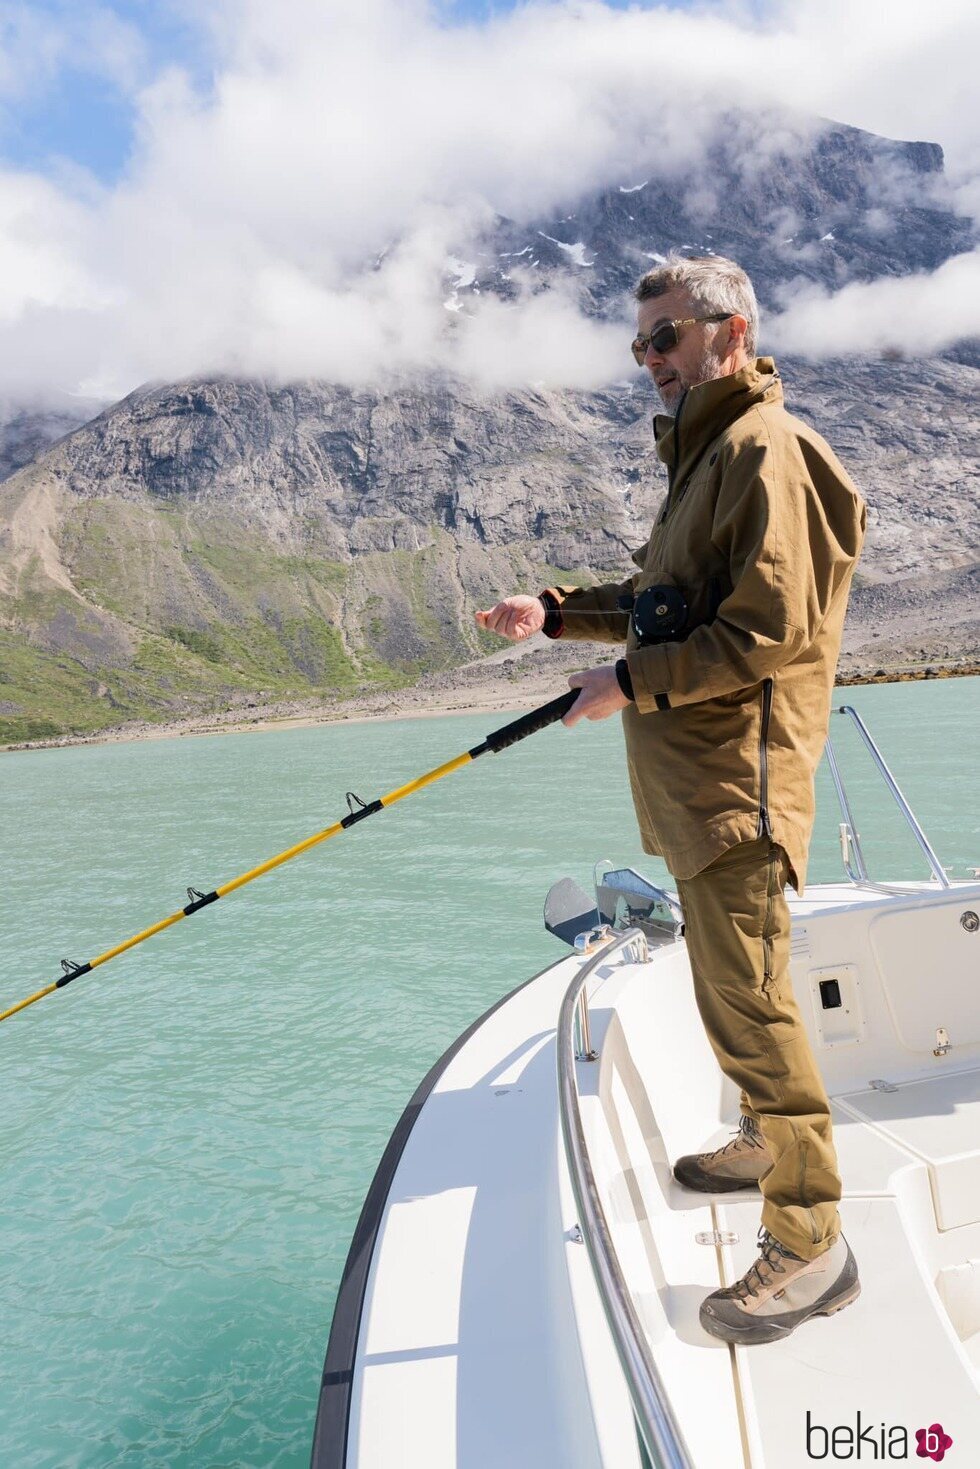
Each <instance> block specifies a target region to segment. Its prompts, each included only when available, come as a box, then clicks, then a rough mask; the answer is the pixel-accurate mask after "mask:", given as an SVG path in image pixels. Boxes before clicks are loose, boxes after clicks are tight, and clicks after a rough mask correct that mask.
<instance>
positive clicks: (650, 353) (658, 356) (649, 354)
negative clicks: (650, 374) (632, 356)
mask: <svg viewBox="0 0 980 1469" xmlns="http://www.w3.org/2000/svg"><path fill="white" fill-rule="evenodd" d="M666 360H667V359H666V357H665V356H664V354H663V353H662V352H658V351H657V349H656V347H655V346H654V345H653V343H652V342H648V343H647V349H646V351H645V352H644V354H643V366H644V367H649V368H650V369H651V370H652V369H653V368H654V367H659V366H660V365H661V363H663V362H666Z"/></svg>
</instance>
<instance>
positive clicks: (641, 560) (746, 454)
mask: <svg viewBox="0 0 980 1469" xmlns="http://www.w3.org/2000/svg"><path fill="white" fill-rule="evenodd" d="M655 429H656V433H657V452H658V454H659V455H660V458H661V459H663V460H664V461H665V462H666V464H667V465H668V471H669V491H668V495H667V499H666V500H665V502H664V505H663V507H662V508H661V511H660V514H659V516H658V518H657V521H656V524H655V525H654V528H653V531H652V532H651V535H650V539H649V540H648V541H647V543H646V545H645V546H643V547H642V548H641V549H640V550H639V551H636V552H635V553H634V555H633V560H634V561H635V562H636V563H637V565H638V566H639V568H640V570H639V572H634V573H633V575H632V576H630V577H629V578H628V579H627V580H625V581H623V582H620V583H611V584H608V585H604V586H598V587H589V588H585V589H579V588H573V587H556V588H552V589H551V590H552V591H554V592H555V594H556V595H557V596H558V598H559V599H560V601H561V603H562V607H561V614H562V620H563V622H564V636H565V637H569V638H578V639H582V640H585V641H598V642H614V643H621V642H624V641H625V642H626V649H627V661H628V664H629V670H630V675H631V678H632V681H633V688H634V692H635V695H636V702H635V703H634V704H630V705H629V707H628V708H626V709H624V711H623V725H624V730H625V735H626V752H627V759H628V764H629V773H630V782H631V785H632V789H633V800H634V804H635V806H636V813H637V818H638V820H639V824H640V835H641V838H642V841H643V847H644V850H645V851H647V852H652V853H654V854H656V855H660V856H662V857H663V858H664V860H665V861H666V863H667V866H668V867H669V868H670V870H671V872H672V873H673V874H674V876H675V877H679V878H689V877H693V876H694V874H695V873H697V872H700V871H701V870H702V868H704V867H706V866H707V865H708V863H709V862H712V861H714V859H715V858H716V857H718V856H720V855H721V853H722V852H724V851H726V850H727V849H728V848H729V847H731V846H734V844H735V843H736V842H741V841H749V840H752V839H754V838H756V837H759V836H762V835H766V834H768V835H771V836H772V838H773V840H774V841H776V842H778V843H780V844H781V845H782V846H783V847H785V848H786V851H787V852H788V853H789V858H790V862H791V864H792V868H793V872H792V878H793V883H794V885H795V887H796V888H797V890H798V891H800V892H802V890H803V884H804V882H805V879H806V863H807V849H808V846H809V841H810V833H811V830H812V827H813V813H814V796H813V777H814V771H815V769H816V766H817V762H818V761H819V759H820V754H821V751H822V750H823V746H824V741H825V739H826V735H827V724H828V720H829V715H830V700H831V695H832V691H833V685H834V674H835V671H836V668H837V658H838V654H839V651H840V641H841V633H842V630H843V626H844V613H845V610H846V607H847V594H848V589H849V587H850V582H851V577H852V574H853V572H854V567H855V564H856V562H857V558H858V555H859V553H860V550H861V543H862V541H863V539H864V526H865V508H864V502H863V500H862V499H861V496H860V495H859V493H858V491H857V490H856V489H855V487H854V485H853V484H852V482H851V480H850V479H849V477H848V475H847V473H846V471H845V470H844V468H843V467H842V465H841V464H840V463H839V462H838V460H837V458H836V457H835V455H834V453H833V451H832V450H831V449H830V447H829V446H828V445H827V444H826V443H825V442H824V440H823V439H822V438H821V437H820V435H819V434H817V433H815V432H814V431H813V429H811V428H809V427H807V425H806V424H805V423H802V422H801V421H800V420H799V419H798V418H794V417H793V416H792V415H791V414H789V413H788V412H787V411H786V409H785V408H784V406H783V390H782V386H781V384H780V381H779V375H778V373H777V372H776V368H775V364H774V363H773V361H772V359H771V358H769V357H759V358H757V359H756V361H755V363H754V364H753V365H751V366H749V367H745V368H743V369H742V371H741V372H737V373H735V374H734V375H733V376H731V377H725V378H719V379H717V380H715V381H713V382H708V383H702V384H700V385H699V386H698V387H696V388H692V389H691V390H690V392H688V393H687V394H686V395H685V397H684V399H683V400H682V402H681V404H680V407H679V410H678V414H677V417H676V418H675V419H671V418H657V419H656V420H655ZM661 585H668V586H670V585H672V586H675V587H677V588H679V589H680V591H681V592H682V594H683V596H684V598H685V600H686V602H687V604H688V608H689V613H688V617H687V621H686V624H685V626H684V629H683V632H682V634H681V636H680V638H679V639H677V640H674V641H670V642H663V643H656V644H652V645H647V646H644V647H638V646H637V640H636V636H635V634H634V632H633V629H632V627H631V626H630V622H629V614H628V613H627V612H625V611H622V610H621V609H620V607H619V605H618V599H619V598H622V597H624V596H626V597H628V596H629V595H630V594H634V595H635V594H637V593H639V592H641V591H643V590H644V588H646V587H650V586H661Z"/></svg>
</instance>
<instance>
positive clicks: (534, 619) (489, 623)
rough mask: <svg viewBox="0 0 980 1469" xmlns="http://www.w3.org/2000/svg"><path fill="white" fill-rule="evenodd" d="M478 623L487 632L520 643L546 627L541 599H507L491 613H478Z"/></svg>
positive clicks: (493, 608)
mask: <svg viewBox="0 0 980 1469" xmlns="http://www.w3.org/2000/svg"><path fill="white" fill-rule="evenodd" d="M476 621H477V625H478V626H479V627H485V628H486V630H487V632H495V633H498V634H499V635H500V637H502V638H510V640H511V642H512V643H520V642H523V640H524V638H529V637H531V636H532V635H533V634H534V633H536V632H540V631H541V629H542V628H543V627H544V607H543V606H542V605H541V599H540V598H539V597H507V598H506V599H505V600H504V601H503V602H498V603H497V605H496V607H491V608H490V611H489V612H478V613H477V614H476Z"/></svg>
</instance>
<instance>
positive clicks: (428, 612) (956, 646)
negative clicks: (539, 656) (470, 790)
mask: <svg viewBox="0 0 980 1469" xmlns="http://www.w3.org/2000/svg"><path fill="white" fill-rule="evenodd" d="M719 178H722V179H723V180H724V185H725V186H724V187H723V188H719V187H717V180H718V179H719ZM695 184H696V186H695ZM944 188H945V185H944V181H943V176H942V172H941V154H940V153H939V151H938V150H937V149H935V148H933V147H931V146H930V145H927V144H895V143H890V142H887V141H886V140H882V139H875V138H872V137H870V136H869V135H867V134H861V133H857V132H855V131H854V130H853V129H844V128H830V129H827V130H824V131H823V132H819V131H818V132H816V133H815V134H814V136H813V137H811V138H806V139H802V140H801V138H800V137H799V136H792V137H789V138H786V137H782V136H781V135H779V136H776V137H774V138H773V139H772V140H771V145H770V146H769V148H768V152H767V154H766V156H765V157H763V158H760V156H759V150H758V146H757V140H756V146H755V147H754V149H749V148H748V147H746V148H744V149H740V147H739V135H738V131H737V129H733V131H732V134H731V136H730V137H729V138H728V139H727V141H726V143H725V145H724V147H722V145H718V146H717V148H716V151H715V154H714V155H713V159H712V161H711V163H710V166H709V167H707V168H706V169H704V170H703V172H702V174H701V175H699V180H696V181H694V183H692V181H691V180H687V181H685V180H683V179H676V178H675V179H673V180H670V179H667V180H659V181H656V182H654V181H644V180H643V179H642V178H641V179H637V180H635V181H629V182H626V181H624V182H623V183H617V184H616V185H615V186H614V187H612V188H611V189H609V190H607V191H605V192H604V193H602V194H600V195H598V196H596V197H595V198H592V199H589V200H585V201H582V203H581V204H580V206H579V207H578V208H577V209H576V211H575V213H574V214H572V215H570V216H568V217H565V218H563V219H560V220H543V221H537V222H531V223H528V222H525V223H523V224H520V223H518V222H515V221H507V220H500V221H498V223H497V226H496V228H495V230H494V231H493V232H491V234H490V235H489V236H488V237H486V238H485V239H484V240H483V241H482V242H481V244H480V249H479V250H474V251H472V252H471V254H472V255H473V256H474V257H476V258H473V259H470V258H465V259H464V258H462V256H461V258H459V259H457V260H455V261H453V262H451V263H450V265H449V266H448V267H447V291H448V296H447V306H448V307H449V308H450V310H453V309H456V308H460V309H465V305H466V300H467V296H468V295H472V294H473V293H476V292H481V291H489V290H492V291H496V292H499V293H500V294H507V293H508V291H511V290H513V289H514V281H515V270H523V271H524V273H525V274H527V273H529V272H536V273H537V275H538V276H540V278H541V282H542V286H541V288H542V289H545V288H547V285H548V282H549V281H553V280H554V279H555V278H556V277H557V276H559V275H562V274H564V275H565V276H566V277H571V278H572V279H574V280H575V281H577V282H578V283H579V285H580V290H581V294H582V299H583V302H584V305H585V309H587V310H589V311H591V312H595V313H598V314H609V313H613V312H615V313H619V312H620V311H621V309H622V299H623V295H624V293H625V292H626V291H628V289H629V286H630V285H631V283H632V282H633V281H634V280H635V279H636V276H637V275H638V274H639V272H640V271H641V270H642V269H643V268H644V264H645V263H646V262H648V261H649V260H650V259H651V258H653V257H654V256H656V255H658V254H664V253H666V251H667V249H668V248H671V247H677V248H687V249H691V250H697V251H702V250H705V249H715V250H717V252H718V253H731V254H734V255H735V256H736V258H739V259H741V260H742V261H743V262H744V263H745V264H746V265H747V267H748V268H749V269H750V271H752V272H753V274H754V277H755V279H756V283H757V286H758V289H759V294H760V298H761V299H762V301H763V302H764V303H769V304H773V303H774V302H775V301H776V300H777V299H778V295H779V292H780V291H781V290H783V289H786V288H787V286H788V283H789V282H792V281H793V280H796V279H798V278H800V277H803V278H806V279H811V280H819V281H822V282H824V283H828V284H839V283H841V282H842V281H843V280H845V279H852V278H855V277H857V278H861V277H871V276H874V275H880V274H885V273H895V274H897V273H902V272H907V271H909V270H912V269H918V268H922V267H925V266H929V265H935V264H937V263H939V262H940V261H941V260H942V259H944V258H946V257H947V256H948V255H949V254H951V253H953V252H954V251H956V250H958V249H962V248H964V246H965V245H966V244H967V243H968V233H967V229H966V225H965V223H964V222H963V221H962V220H961V219H959V218H958V217H957V216H956V215H955V214H953V213H952V212H951V211H950V209H949V208H948V207H946V202H945V201H944V198H943V191H944ZM712 189H713V192H712ZM515 262H516V264H515ZM535 279H536V277H535ZM763 346H764V342H763ZM781 368H782V371H783V376H784V380H785V387H786V392H787V398H788V400H789V403H790V406H791V407H792V408H793V409H794V411H796V412H797V413H799V414H800V416H801V417H803V418H806V419H807V420H808V421H810V422H812V423H813V424H814V425H815V426H816V427H817V428H818V429H819V430H820V432H821V433H823V434H824V435H825V436H826V437H827V438H828V439H829V441H830V442H831V443H832V444H833V445H834V447H835V448H836V449H837V450H838V452H839V453H840V455H841V457H842V459H843V460H844V462H845V464H846V465H847V466H848V468H849V469H850V471H851V473H852V474H853V476H854V477H855V479H856V480H857V481H858V483H859V484H860V485H861V487H862V489H863V490H864V492H865V494H866V496H867V498H868V502H869V507H870V531H869V537H868V545H867V550H866V553H865V557H864V560H863V562H862V567H861V572H860V579H859V583H858V585H857V587H856V591H855V595H854V599H853V607H852V618H851V622H850V624H849V630H848V643H847V646H848V650H849V656H850V657H851V658H852V659H854V658H859V659H861V658H863V659H866V660H870V661H880V660H883V659H884V660H886V661H887V659H889V658H890V659H892V660H893V661H905V660H911V661H915V660H916V659H918V658H920V657H928V658H930V659H939V658H950V659H955V658H956V657H958V656H961V655H962V654H964V653H966V652H970V651H974V650H975V649H976V648H977V645H978V643H980V637H978V629H980V588H978V585H977V576H976V566H977V563H978V561H980V554H978V538H980V531H978V517H977V515H976V506H977V503H978V475H977V452H976V451H977V444H976V428H975V422H974V417H975V416H974V415H973V413H972V403H973V401H974V400H975V393H976V382H977V369H976V367H975V365H972V363H971V359H970V357H969V355H968V354H964V355H962V356H961V358H960V360H941V359H936V360H931V361H922V360H917V359H916V360H908V361H903V360H881V359H864V360H854V359H849V360H847V361H841V362H835V363H824V364H821V365H820V366H813V365H810V364H805V363H803V362H788V361H784V362H782V363H781ZM654 406H655V405H654V401H653V396H652V390H651V389H650V388H649V386H648V385H646V384H644V382H643V380H642V379H640V378H638V377H637V378H636V379H633V378H631V379H630V380H629V381H624V382H623V383H622V384H619V385H615V386H613V387H610V388H609V389H608V390H606V391H603V392H594V393H571V392H563V393H559V392H546V391H533V390H527V391H523V392H515V393H509V394H501V395H497V396H493V397H490V396H482V395H480V394H478V393H476V392H475V391H474V390H473V389H472V388H470V387H467V386H465V385H463V384H461V383H458V382H448V381H435V380H431V381H428V382H425V383H417V384H414V385H412V386H399V387H395V388H392V389H391V390H389V391H386V392H383V393H381V392H370V391H367V390H355V389H351V388H347V387H343V386H341V385H337V384H325V383H312V382H303V383H295V384H288V385H278V384H274V383H265V382H258V381H233V380H229V379H217V380H199V381H189V382H184V383H176V384H166V385H158V386H150V387H146V388H143V389H140V390H139V391H138V392H135V393H133V394H131V395H130V396H129V397H128V398H126V399H124V400H123V401H122V402H120V403H117V404H115V405H113V406H112V407H110V408H108V409H106V410H105V411H104V412H102V413H101V414H99V416H97V417H95V418H94V419H93V420H92V421H91V422H88V423H85V424H83V425H82V426H81V427H78V428H76V429H75V430H74V432H71V433H69V434H68V436H67V437H64V438H61V439H60V441H59V442H57V443H56V444H54V445H52V446H51V447H48V448H46V449H45V450H43V451H42V452H40V453H39V454H37V455H36V457H34V458H33V459H32V461H31V462H30V463H28V464H26V465H24V466H23V467H20V468H19V469H18V470H17V472H16V473H14V474H12V475H11V476H10V477H9V478H8V479H6V481H5V482H4V483H2V484H0V738H6V739H8V740H11V739H18V738H31V737H37V736H40V735H44V734H55V733H57V732H58V731H60V730H64V729H79V730H86V729H89V730H90V729H98V728H104V727H106V726H108V725H112V724H116V723H119V722H121V721H123V720H125V719H128V718H131V717H136V716H138V717H143V718H151V719H153V718H164V717H174V716H177V715H181V714H184V713H187V712H189V711H193V710H194V709H198V708H202V707H214V706H216V705H218V704H220V703H221V702H222V701H223V700H227V699H229V698H232V697H235V696H236V695H237V696H242V695H244V694H246V693H253V692H254V693H258V692H259V691H261V692H262V696H263V697H264V696H274V697H280V696H288V695H290V694H303V693H304V692H305V693H313V692H317V693H318V694H330V695H332V696H335V697H336V696H344V695H349V694H352V693H354V692H356V691H358V690H366V689H370V688H384V687H389V688H391V687H398V686H400V685H404V684H406V683H408V682H413V681H414V680H416V679H417V678H419V677H420V676H421V675H423V674H429V673H432V672H433V671H438V670H451V669H453V668H455V667H457V666H459V665H460V664H464V663H471V662H472V661H473V660H474V659H477V658H479V657H480V656H481V655H484V654H486V653H488V652H489V651H490V650H491V649H496V648H498V647H499V642H498V640H497V639H493V638H490V637H489V636H487V635H484V634H480V633H478V632H477V630H476V628H475V626H474V623H473V617H472V613H473V610H474V608H475V607H478V606H480V605H485V604H486V603H487V602H488V601H490V600H492V599H494V598H495V597H496V596H497V595H498V594H500V593H503V592H506V591H510V590H514V589H517V588H521V587H523V588H527V589H537V588H539V587H540V586H541V585H543V584H545V583H546V582H547V581H549V580H551V579H553V578H554V577H555V576H557V575H559V574H560V575H561V576H562V577H563V578H565V579H569V578H571V579H575V578H579V579H582V580H588V579H590V578H591V577H593V576H596V575H604V574H615V573H617V572H618V571H619V569H620V568H622V567H623V566H624V563H627V562H628V554H629V550H630V549H631V548H632V547H634V546H636V545H638V544H639V543H641V542H642V541H643V540H644V539H645V537H646V535H647V532H648V529H649V523H650V519H651V517H652V515H653V513H654V511H655V507H656V505H657V503H658V501H659V499H660V497H661V495H662V493H663V490H664V479H663V475H662V472H661V466H660V465H659V463H658V461H657V459H656V456H655V454H654V452H653V443H652V434H651V430H650V414H651V412H652V411H653V409H654ZM14 460H15V461H16V451H15V452H14ZM937 588H940V589H941V591H940V593H939V594H938V595H937V592H936V589H937ZM876 624H879V625H876ZM883 633H884V634H885V636H884V637H882V634H883Z"/></svg>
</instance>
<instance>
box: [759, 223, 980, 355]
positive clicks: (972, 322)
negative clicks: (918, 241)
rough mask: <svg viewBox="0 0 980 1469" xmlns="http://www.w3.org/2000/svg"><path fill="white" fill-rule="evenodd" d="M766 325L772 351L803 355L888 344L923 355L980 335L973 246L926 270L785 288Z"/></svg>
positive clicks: (979, 259) (979, 256) (979, 276)
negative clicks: (834, 285)
mask: <svg viewBox="0 0 980 1469" xmlns="http://www.w3.org/2000/svg"><path fill="white" fill-rule="evenodd" d="M785 296H786V298H787V303H788V304H787V305H786V307H785V309H784V310H783V311H782V313H781V314H780V315H779V316H777V317H775V318H772V319H770V320H769V321H768V322H767V323H766V341H767V345H769V344H771V345H772V346H773V347H774V348H775V349H776V350H779V351H784V352H793V353H797V354H799V355H800V356H804V357H816V358H820V357H839V356H844V355H847V354H850V353H862V352H880V351H884V350H889V349H890V350H894V351H900V352H904V353H907V354H908V355H909V356H910V357H921V356H928V355H929V354H930V353H932V352H938V351H940V350H941V349H942V348H943V347H947V346H949V345H950V343H951V342H955V341H957V340H959V339H961V338H963V337H971V336H973V337H980V251H976V250H974V251H968V252H965V253H964V254H962V255H954V256H953V257H952V259H950V260H947V261H945V262H944V263H943V264H942V265H940V266H939V268H938V269H937V270H934V271H932V272H931V273H929V274H925V273H917V274H915V275H907V276H899V277H895V276H889V277H887V278H885V279H883V280H877V281H852V282H851V283H850V284H849V285H846V286H843V287H842V288H841V289H840V290H839V291H835V292H833V293H831V292H830V291H827V290H824V289H822V288H820V287H817V286H814V285H813V284H812V283H811V282H806V283H803V284H800V285H799V286H797V287H796V288H794V289H792V290H790V291H787V292H785Z"/></svg>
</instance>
